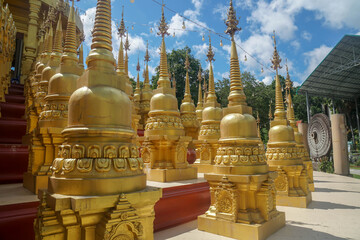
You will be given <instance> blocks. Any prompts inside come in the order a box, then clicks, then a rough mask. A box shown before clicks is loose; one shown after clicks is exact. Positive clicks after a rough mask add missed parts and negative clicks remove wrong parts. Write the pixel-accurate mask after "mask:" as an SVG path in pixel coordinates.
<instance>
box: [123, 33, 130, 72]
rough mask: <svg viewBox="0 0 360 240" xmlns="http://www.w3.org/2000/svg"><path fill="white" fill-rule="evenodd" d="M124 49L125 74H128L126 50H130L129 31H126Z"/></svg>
mask: <svg viewBox="0 0 360 240" xmlns="http://www.w3.org/2000/svg"><path fill="white" fill-rule="evenodd" d="M124 49H125V74H126V75H129V57H128V51H129V50H130V43H129V31H126V40H125V44H124Z"/></svg>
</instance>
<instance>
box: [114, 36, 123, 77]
mask: <svg viewBox="0 0 360 240" xmlns="http://www.w3.org/2000/svg"><path fill="white" fill-rule="evenodd" d="M116 71H117V72H118V73H119V74H123V75H125V62H124V47H123V40H122V38H121V40H120V48H119V55H118V65H117V69H116Z"/></svg>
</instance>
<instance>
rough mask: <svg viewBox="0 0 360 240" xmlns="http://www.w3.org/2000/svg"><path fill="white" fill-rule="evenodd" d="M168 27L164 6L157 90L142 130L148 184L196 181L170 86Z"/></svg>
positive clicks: (186, 139) (142, 151)
mask: <svg viewBox="0 0 360 240" xmlns="http://www.w3.org/2000/svg"><path fill="white" fill-rule="evenodd" d="M168 28H169V27H168V25H167V23H166V21H165V16H164V6H162V15H161V21H160V26H159V32H158V34H159V35H161V36H162V41H161V51H160V76H159V80H158V87H157V89H155V90H154V91H153V92H154V95H153V96H152V98H151V100H150V111H149V118H148V120H147V123H146V126H145V133H144V142H143V143H142V149H141V156H142V157H143V160H144V163H145V167H146V173H147V175H148V180H150V181H158V182H170V181H178V180H186V179H194V178H197V170H196V168H193V167H191V166H189V164H188V162H187V147H188V144H189V142H190V141H191V137H188V136H185V131H184V126H183V124H182V123H181V119H180V113H179V110H178V103H177V99H176V97H175V91H174V89H173V88H171V86H170V80H169V73H168V66H167V65H168V64H167V56H166V48H165V35H169V33H168V32H167V30H168Z"/></svg>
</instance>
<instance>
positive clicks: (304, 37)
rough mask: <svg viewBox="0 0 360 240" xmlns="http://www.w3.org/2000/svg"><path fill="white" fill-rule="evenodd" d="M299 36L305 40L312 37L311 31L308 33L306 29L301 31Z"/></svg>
mask: <svg viewBox="0 0 360 240" xmlns="http://www.w3.org/2000/svg"><path fill="white" fill-rule="evenodd" d="M301 37H302V38H303V39H305V40H307V41H310V40H311V38H312V35H311V33H309V32H308V31H303V32H302V33H301Z"/></svg>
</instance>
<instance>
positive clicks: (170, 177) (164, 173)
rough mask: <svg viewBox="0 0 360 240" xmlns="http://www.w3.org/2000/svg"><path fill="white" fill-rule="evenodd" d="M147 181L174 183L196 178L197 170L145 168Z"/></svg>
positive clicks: (190, 168) (191, 168)
mask: <svg viewBox="0 0 360 240" xmlns="http://www.w3.org/2000/svg"><path fill="white" fill-rule="evenodd" d="M145 173H146V175H147V180H148V181H155V182H174V181H182V180H190V179H196V178H197V168H195V167H188V168H173V169H152V168H145Z"/></svg>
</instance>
